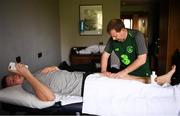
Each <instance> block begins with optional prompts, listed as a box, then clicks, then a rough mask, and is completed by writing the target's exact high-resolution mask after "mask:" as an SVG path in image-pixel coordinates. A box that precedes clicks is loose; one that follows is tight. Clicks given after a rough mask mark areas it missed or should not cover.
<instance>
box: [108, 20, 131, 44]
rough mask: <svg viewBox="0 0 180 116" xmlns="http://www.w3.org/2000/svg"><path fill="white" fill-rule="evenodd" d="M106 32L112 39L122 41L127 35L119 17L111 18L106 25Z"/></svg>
mask: <svg viewBox="0 0 180 116" xmlns="http://www.w3.org/2000/svg"><path fill="white" fill-rule="evenodd" d="M107 33H108V34H109V35H111V37H112V38H113V40H117V41H123V40H124V39H125V38H126V36H127V31H126V29H125V26H124V23H123V22H122V20H121V19H112V20H111V21H110V22H109V23H108V25H107Z"/></svg>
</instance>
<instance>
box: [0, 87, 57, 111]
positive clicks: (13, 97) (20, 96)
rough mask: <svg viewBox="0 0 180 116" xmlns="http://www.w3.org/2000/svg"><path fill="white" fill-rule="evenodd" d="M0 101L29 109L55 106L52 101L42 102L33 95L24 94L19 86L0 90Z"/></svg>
mask: <svg viewBox="0 0 180 116" xmlns="http://www.w3.org/2000/svg"><path fill="white" fill-rule="evenodd" d="M0 101H2V102H5V103H10V104H15V105H20V106H26V107H30V108H38V109H42V108H46V107H49V106H52V105H54V104H55V102H56V99H55V100H54V101H48V102H44V101H41V100H39V99H38V98H37V97H36V96H35V95H33V94H31V93H28V92H26V91H25V90H24V89H23V88H22V87H21V85H17V86H13V87H7V88H4V89H1V90H0Z"/></svg>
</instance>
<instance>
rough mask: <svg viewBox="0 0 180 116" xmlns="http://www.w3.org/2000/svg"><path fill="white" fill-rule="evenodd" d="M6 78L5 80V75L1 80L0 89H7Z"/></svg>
mask: <svg viewBox="0 0 180 116" xmlns="http://www.w3.org/2000/svg"><path fill="white" fill-rule="evenodd" d="M6 78H7V75H5V76H4V77H3V78H2V80H1V86H2V88H6V87H7V83H6Z"/></svg>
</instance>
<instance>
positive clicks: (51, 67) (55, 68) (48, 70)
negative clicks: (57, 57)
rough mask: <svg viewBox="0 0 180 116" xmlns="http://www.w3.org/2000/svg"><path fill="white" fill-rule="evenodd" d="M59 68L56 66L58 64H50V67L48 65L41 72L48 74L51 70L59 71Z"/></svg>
mask: <svg viewBox="0 0 180 116" xmlns="http://www.w3.org/2000/svg"><path fill="white" fill-rule="evenodd" d="M57 70H59V68H58V67H56V66H50V67H46V68H44V69H43V70H41V73H43V74H48V73H51V72H54V71H57Z"/></svg>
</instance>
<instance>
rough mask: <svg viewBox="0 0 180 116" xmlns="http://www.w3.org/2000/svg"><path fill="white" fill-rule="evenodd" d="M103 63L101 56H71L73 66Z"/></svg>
mask: <svg viewBox="0 0 180 116" xmlns="http://www.w3.org/2000/svg"><path fill="white" fill-rule="evenodd" d="M100 61H101V54H71V55H70V62H71V65H79V64H89V63H99V64H100Z"/></svg>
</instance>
